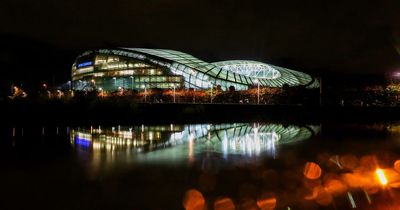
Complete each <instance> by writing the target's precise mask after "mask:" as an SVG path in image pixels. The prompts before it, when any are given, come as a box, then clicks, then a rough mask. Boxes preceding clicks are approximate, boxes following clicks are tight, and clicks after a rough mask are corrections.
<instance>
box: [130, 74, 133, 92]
mask: <svg viewBox="0 0 400 210" xmlns="http://www.w3.org/2000/svg"><path fill="white" fill-rule="evenodd" d="M130 78H131V89H132V90H133V76H130Z"/></svg>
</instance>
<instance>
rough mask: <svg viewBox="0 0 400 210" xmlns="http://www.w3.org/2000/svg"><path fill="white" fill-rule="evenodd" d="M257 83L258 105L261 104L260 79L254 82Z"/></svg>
mask: <svg viewBox="0 0 400 210" xmlns="http://www.w3.org/2000/svg"><path fill="white" fill-rule="evenodd" d="M254 82H255V83H257V104H260V82H259V81H258V79H256V80H254Z"/></svg>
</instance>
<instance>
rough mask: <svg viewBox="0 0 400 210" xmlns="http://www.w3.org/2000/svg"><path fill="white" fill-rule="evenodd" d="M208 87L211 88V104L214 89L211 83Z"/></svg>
mask: <svg viewBox="0 0 400 210" xmlns="http://www.w3.org/2000/svg"><path fill="white" fill-rule="evenodd" d="M210 86H211V94H210V103H212V100H213V89H214V87H213V86H212V84H211V83H210Z"/></svg>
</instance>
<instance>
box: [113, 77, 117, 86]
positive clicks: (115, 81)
mask: <svg viewBox="0 0 400 210" xmlns="http://www.w3.org/2000/svg"><path fill="white" fill-rule="evenodd" d="M113 80H114V88H117V78H116V77H113Z"/></svg>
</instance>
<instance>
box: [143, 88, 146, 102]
mask: <svg viewBox="0 0 400 210" xmlns="http://www.w3.org/2000/svg"><path fill="white" fill-rule="evenodd" d="M143 88H144V102H145V103H146V102H147V89H146V85H143Z"/></svg>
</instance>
